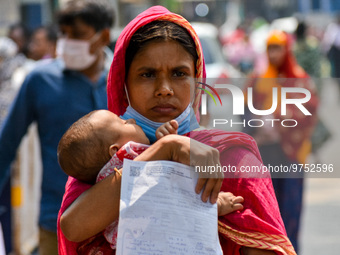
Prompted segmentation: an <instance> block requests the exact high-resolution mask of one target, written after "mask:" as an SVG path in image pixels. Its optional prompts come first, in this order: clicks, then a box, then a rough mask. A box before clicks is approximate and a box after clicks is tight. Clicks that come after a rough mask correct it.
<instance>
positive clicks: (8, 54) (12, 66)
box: [0, 37, 26, 253]
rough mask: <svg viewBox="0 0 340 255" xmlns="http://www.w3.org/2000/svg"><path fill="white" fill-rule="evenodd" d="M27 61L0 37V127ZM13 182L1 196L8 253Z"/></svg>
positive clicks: (9, 250) (0, 220)
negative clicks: (17, 73)
mask: <svg viewBox="0 0 340 255" xmlns="http://www.w3.org/2000/svg"><path fill="white" fill-rule="evenodd" d="M25 61H26V57H25V56H24V55H23V54H18V46H17V45H16V43H15V42H14V41H13V40H11V39H9V38H8V37H0V127H1V125H2V123H3V121H4V119H5V117H6V115H7V112H8V108H9V106H10V104H11V103H12V101H13V99H14V97H15V95H16V93H17V91H18V89H19V87H18V86H16V84H14V83H13V82H12V77H13V73H14V72H15V71H16V70H18V69H19V68H20V67H21V66H22V65H23V64H24V63H25ZM10 184H11V182H10V180H7V181H6V184H5V185H4V188H3V189H4V192H3V193H2V194H1V196H0V222H1V224H2V229H3V233H4V235H3V236H4V241H5V248H6V253H9V252H11V251H12V239H11V237H12V226H11V221H12V220H11V216H12V211H11V185H10Z"/></svg>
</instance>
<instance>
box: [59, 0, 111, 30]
mask: <svg viewBox="0 0 340 255" xmlns="http://www.w3.org/2000/svg"><path fill="white" fill-rule="evenodd" d="M76 19H80V20H81V21H83V22H84V23H85V24H87V25H89V26H91V27H93V28H94V29H95V30H96V31H97V32H98V31H100V30H103V29H105V28H110V27H111V26H112V25H113V20H114V11H113V9H112V8H111V7H110V6H109V4H108V2H106V1H104V0H71V1H68V2H67V5H66V6H65V8H63V9H62V10H61V11H59V12H58V14H57V20H58V24H59V25H73V23H74V21H75V20H76Z"/></svg>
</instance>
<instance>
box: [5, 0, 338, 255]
mask: <svg viewBox="0 0 340 255" xmlns="http://www.w3.org/2000/svg"><path fill="white" fill-rule="evenodd" d="M65 2H66V0H0V127H1V124H2V122H3V120H4V119H5V117H6V114H7V112H8V109H9V107H10V105H11V103H12V101H13V99H14V98H15V96H16V93H17V91H18V90H19V88H20V86H21V84H22V82H23V81H24V79H25V77H26V75H27V74H28V73H30V72H31V71H32V70H33V69H34V68H36V66H38V65H42V64H44V63H47V62H48V61H51V59H54V58H56V43H57V39H58V35H59V33H58V27H57V24H56V20H55V13H56V11H57V10H58V9H59V8H60V7H61V6H62V5H63V4H65ZM109 2H110V3H111V5H112V6H113V8H114V9H115V17H116V18H115V22H114V26H113V27H112V29H111V44H110V45H109V48H110V49H111V50H112V51H114V46H115V40H116V39H117V37H118V35H119V34H120V32H121V31H122V29H123V28H124V26H125V25H126V24H127V23H128V22H129V21H130V20H132V19H133V18H134V17H135V16H136V15H138V14H139V13H140V12H142V11H143V10H145V9H147V8H148V7H150V6H152V5H163V6H165V7H167V8H168V9H169V10H170V11H173V12H176V13H179V14H181V15H182V16H184V17H185V18H186V19H187V20H189V21H190V22H192V24H193V26H194V28H195V30H196V31H197V33H198V36H199V37H200V39H201V42H202V47H203V52H204V57H205V61H206V65H207V77H208V78H214V79H226V78H231V79H239V80H240V81H245V80H246V79H247V78H248V77H253V76H254V75H255V76H256V75H258V76H259V75H260V74H262V73H265V72H266V70H267V67H268V57H267V49H268V42H267V37H268V35H269V33H270V32H271V31H273V30H280V31H284V32H286V33H287V34H288V36H289V40H290V47H291V48H290V49H289V50H291V52H292V54H293V55H294V56H295V58H296V61H297V63H298V64H299V65H300V66H301V67H302V68H303V69H304V70H305V72H306V73H307V74H308V75H309V76H310V77H312V78H313V79H314V81H315V82H314V83H315V85H316V95H317V97H318V99H319V101H320V104H319V109H318V115H319V116H322V118H321V119H322V120H323V123H322V124H323V126H322V128H321V129H320V132H321V133H323V134H322V135H321V136H319V140H317V139H316V142H317V143H318V144H317V146H318V147H317V148H315V150H313V153H312V154H311V155H313V157H312V158H311V157H309V158H308V160H311V161H313V162H323V163H332V164H337V163H338V161H334V162H333V160H335V159H336V160H338V159H337V158H338V157H337V156H336V148H337V147H336V145H337V144H338V140H337V137H338V136H337V134H338V133H339V132H338V131H337V130H338V129H337V122H336V118H337V117H335V116H336V114H338V112H339V109H338V103H339V101H340V99H339V98H340V92H339V83H338V82H337V79H336V78H340V2H339V1H338V0H209V1H197V0H146V1H140V0H110V1H109ZM288 78H291V77H288ZM331 78H335V79H331ZM235 83H241V85H240V86H244V83H245V82H238V81H235ZM222 96H223V95H222ZM226 97H228V96H226ZM211 114H212V113H211ZM218 114H219V113H216V116H218ZM216 116H215V117H216ZM231 118H232V117H231ZM204 121H206V122H207V123H209V120H207V119H204V118H203V119H202V123H201V124H202V125H204ZM206 126H209V124H206ZM225 129H227V130H232V131H240V130H239V129H235V128H234V129H233V128H230V126H229V127H226V128H225ZM0 130H1V128H0ZM329 137H332V140H333V144H331V143H330V140H331V139H330V138H329ZM321 145H322V146H321ZM39 157H40V156H39V144H38V141H37V136H36V135H35V133H34V127H33V128H32V132H30V133H29V135H28V137H27V138H26V139H25V140H24V141H23V142H22V144H21V147H20V149H19V152H18V156H17V160H16V162H15V164H13V166H12V167H13V170H12V173H11V180H10V181H8V183H7V185H6V186H5V188H4V190H3V191H2V193H1V198H0V203H1V204H0V205H1V207H0V220H1V225H2V229H3V236H4V244H5V249H6V253H5V254H9V253H10V252H12V253H13V254H31V253H32V252H33V253H34V252H36V247H37V243H38V230H37V219H38V212H39V210H38V207H39V199H40V189H39V183H40V182H41V176H40V175H41V166H40V163H39V160H40V159H39ZM338 186H339V185H337V183H336V182H331V183H328V182H327V181H325V180H320V181H318V180H317V179H311V180H309V182H308V183H306V185H305V190H307V193H305V195H304V199H303V201H304V204H305V206H304V208H303V209H301V208H300V211H299V214H300V213H301V210H302V219H301V220H302V230H301V231H300V233H299V235H300V237H301V238H300V248H299V250H300V251H301V252H300V253H299V254H337V252H338V250H339V248H340V247H339V240H340V221H339V219H338V216H337V215H336V214H335V210H336V209H340V206H337V207H336V206H335V207H331V208H330V207H328V209H327V210H325V213H326V214H327V211H332V213H331V214H330V215H331V216H330V217H327V219H326V223H324V224H322V225H321V226H318V223H317V221H318V220H320V218H321V215H320V213H321V212H323V210H322V208H323V207H324V206H325V204H323V202H325V201H326V202H327V203H328V202H329V200H332V202H334V200H335V203H333V204H335V205H336V204H339V205H340V203H339V202H340V201H339V197H340V196H339V195H340V191H339V188H338ZM326 187H327V188H328V189H325V188H326ZM330 187H332V189H330ZM301 188H302V187H301ZM320 192H321V194H324V195H325V196H326V195H327V196H328V199H329V195H330V194H332V195H333V197H332V196H331V197H332V198H331V199H329V200H324V199H322V198H320V197H318V195H320ZM322 192H324V193H322ZM311 194H313V195H311ZM300 195H301V196H302V191H301V192H300ZM315 195H316V197H317V199H319V200H315ZM333 198H334V199H333ZM301 199H302V198H301ZM322 201H323V202H322ZM326 202H325V203H326ZM336 202H338V203H336ZM308 210H309V211H308ZM313 210H314V211H313ZM313 213H314V214H313ZM319 217H320V218H319ZM311 225H313V226H314V227H315V228H310V226H311ZM308 226H309V227H308ZM316 226H318V227H316ZM336 226H337V227H336ZM323 231H324V232H323ZM322 233H324V234H326V235H329V236H330V239H329V238H328V240H331V241H329V243H327V242H326V243H325V242H324V241H322V238H321V239H320V238H316V235H320V236H322V235H323V234H322ZM296 234H298V233H297V232H296ZM332 238H334V240H333V239H332ZM320 240H321V241H320ZM332 240H333V242H332ZM323 242H324V243H325V245H324V246H322V245H320V243H323ZM336 244H337V245H338V246H336ZM313 245H318V246H313ZM313 247H314V248H313ZM315 247H317V248H315ZM330 247H333V248H330ZM336 247H337V248H336ZM327 249H330V250H328V252H324V253H321V251H325V250H326V251H327ZM313 252H314V253H313ZM0 254H1V252H0Z"/></svg>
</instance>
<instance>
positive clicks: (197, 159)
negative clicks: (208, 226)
mask: <svg viewBox="0 0 340 255" xmlns="http://www.w3.org/2000/svg"><path fill="white" fill-rule="evenodd" d="M158 142H159V143H161V144H162V145H161V146H162V148H163V152H167V157H168V158H167V159H166V160H172V161H176V162H178V163H182V164H185V165H190V166H194V167H195V171H197V172H198V174H199V179H198V182H197V185H196V188H195V191H196V193H197V194H199V193H200V192H201V191H202V190H203V192H202V201H203V202H207V201H208V199H209V198H210V202H211V203H212V204H214V203H216V201H217V197H218V193H219V191H220V189H221V186H222V182H223V176H224V175H223V172H221V171H217V168H218V166H220V153H219V151H218V150H217V149H215V148H212V147H210V146H208V145H205V144H203V143H200V142H197V141H195V140H193V139H190V138H189V137H185V136H179V135H167V136H165V137H163V138H162V139H160V140H159V141H158ZM156 144H157V142H156V143H155V145H156ZM148 150H149V149H148ZM142 154H143V153H142ZM135 160H141V158H139V157H137V158H136V159H135ZM208 167H210V168H208ZM213 170H215V171H213Z"/></svg>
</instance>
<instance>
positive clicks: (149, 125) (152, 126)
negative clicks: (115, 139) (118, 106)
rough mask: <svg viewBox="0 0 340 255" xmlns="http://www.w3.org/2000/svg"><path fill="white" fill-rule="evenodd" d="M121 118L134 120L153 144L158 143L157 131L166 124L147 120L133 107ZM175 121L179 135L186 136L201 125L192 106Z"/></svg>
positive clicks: (129, 107)
mask: <svg viewBox="0 0 340 255" xmlns="http://www.w3.org/2000/svg"><path fill="white" fill-rule="evenodd" d="M120 117H121V118H122V119H124V120H127V119H134V120H135V121H136V123H137V125H139V126H140V127H141V128H142V129H143V131H144V133H145V134H146V136H147V138H149V140H150V142H151V143H154V142H156V140H157V139H156V130H157V128H159V127H160V126H161V125H162V124H164V123H161V122H155V121H152V120H149V119H147V118H145V117H144V116H143V115H141V114H140V113H139V112H137V111H136V110H135V109H133V108H132V107H131V106H128V108H127V109H126V112H125V113H124V114H123V115H122V116H120ZM175 120H176V121H177V122H178V126H179V127H178V130H177V133H178V134H179V135H184V134H186V133H189V132H190V131H192V130H194V129H196V128H199V124H198V122H197V120H196V116H195V114H194V110H193V109H192V107H191V104H189V105H188V107H187V108H186V109H185V110H184V112H183V113H181V114H180V115H179V116H178V117H177V118H176V119H175Z"/></svg>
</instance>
